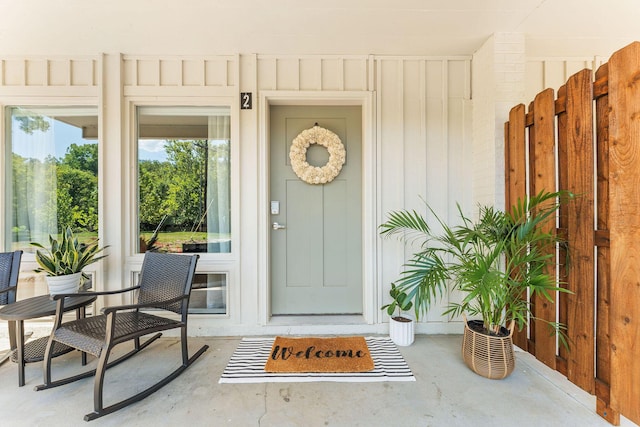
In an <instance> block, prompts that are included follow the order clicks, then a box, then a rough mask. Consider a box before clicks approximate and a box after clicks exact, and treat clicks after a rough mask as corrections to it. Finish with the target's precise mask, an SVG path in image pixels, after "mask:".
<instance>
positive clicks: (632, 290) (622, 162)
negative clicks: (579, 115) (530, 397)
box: [609, 42, 640, 423]
mask: <svg viewBox="0 0 640 427" xmlns="http://www.w3.org/2000/svg"><path fill="white" fill-rule="evenodd" d="M609 105H610V107H611V110H610V111H611V112H610V116H609V141H610V146H609V185H610V189H609V203H610V208H609V212H610V217H609V233H610V242H611V243H610V259H611V290H610V298H611V299H610V318H609V327H610V339H611V341H610V342H611V374H612V375H611V407H612V408H614V409H615V410H617V411H619V412H620V413H621V414H623V415H624V416H626V417H628V418H629V419H631V420H632V421H634V422H635V423H640V404H639V401H640V357H639V356H640V350H639V349H640V347H639V345H640V259H639V258H640V215H639V214H638V213H639V212H640V198H639V197H638V187H639V186H640V43H638V42H635V43H633V44H631V45H629V46H627V47H626V48H624V49H622V50H620V51H618V52H616V53H614V54H613V55H612V56H611V59H610V60H609Z"/></svg>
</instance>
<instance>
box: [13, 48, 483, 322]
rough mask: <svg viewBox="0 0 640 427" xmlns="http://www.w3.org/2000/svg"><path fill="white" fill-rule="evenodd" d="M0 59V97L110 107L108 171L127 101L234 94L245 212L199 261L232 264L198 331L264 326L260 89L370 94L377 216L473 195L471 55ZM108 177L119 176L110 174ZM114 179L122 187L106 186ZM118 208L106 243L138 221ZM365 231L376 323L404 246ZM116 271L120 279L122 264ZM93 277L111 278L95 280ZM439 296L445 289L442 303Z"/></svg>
mask: <svg viewBox="0 0 640 427" xmlns="http://www.w3.org/2000/svg"><path fill="white" fill-rule="evenodd" d="M0 61H1V62H0V65H1V66H0V104H3V105H10V104H7V102H13V103H15V102H17V101H16V97H17V96H21V97H25V99H26V97H27V96H29V95H32V96H34V97H38V99H39V102H42V103H49V104H52V105H53V104H56V103H57V102H58V100H61V99H63V98H66V100H65V103H68V102H69V98H73V97H80V96H86V97H90V98H92V99H94V100H95V102H96V103H97V104H98V105H100V108H101V111H102V112H103V113H105V114H106V113H107V112H111V114H110V115H108V118H106V119H105V118H103V120H106V121H105V122H101V123H103V127H104V129H103V132H106V135H107V137H105V140H104V145H105V146H109V147H105V148H104V150H105V151H104V152H105V153H108V156H106V157H105V159H104V160H103V163H102V166H103V167H104V168H105V169H109V168H110V167H112V166H114V167H115V170H128V169H129V167H128V166H131V165H130V164H129V163H128V162H129V161H130V160H127V156H129V155H130V154H131V153H134V152H135V151H134V150H133V148H132V147H133V146H132V144H134V143H135V141H134V138H133V135H134V134H133V133H132V132H133V131H132V130H131V129H129V126H130V125H132V123H130V122H129V121H130V120H131V117H132V116H131V112H130V111H129V108H130V105H133V104H132V102H137V103H145V102H147V101H151V102H152V103H155V102H161V103H165V104H166V103H169V102H172V101H176V102H178V103H179V104H181V105H184V104H185V103H186V104H188V103H189V100H193V101H194V103H195V104H197V105H203V104H206V103H207V97H221V98H226V99H231V100H233V102H232V115H235V116H236V117H237V118H238V119H237V120H238V121H237V132H238V134H239V136H238V142H239V144H238V145H239V148H238V153H237V157H236V158H237V159H238V166H239V169H240V173H239V174H238V178H239V179H238V180H237V181H240V183H239V184H238V185H239V187H237V188H236V190H238V191H239V193H236V194H239V195H240V196H239V199H240V200H239V203H238V204H237V205H236V207H237V208H239V206H242V212H240V213H239V214H238V217H237V222H236V224H238V227H237V230H240V231H239V233H240V235H241V244H240V245H239V246H240V251H239V252H238V253H236V254H235V255H234V256H233V257H232V258H230V259H229V260H228V261H227V263H226V264H225V263H223V264H219V263H207V262H206V261H205V260H202V262H201V263H200V264H201V266H202V267H206V268H207V271H208V270H215V269H217V268H222V267H225V266H226V267H225V268H227V267H228V268H229V269H230V270H231V271H232V273H231V274H230V276H229V278H230V283H229V286H230V295H229V297H230V299H229V304H230V307H229V309H230V313H229V316H228V318H225V319H219V320H220V323H221V324H222V325H223V327H222V328H218V329H215V328H214V327H213V326H207V325H206V324H205V322H202V324H199V325H198V331H199V332H198V333H199V334H226V333H251V332H256V331H260V330H264V329H259V328H260V326H256V323H259V322H256V321H257V320H258V316H257V315H256V314H255V312H256V310H255V307H256V306H262V305H263V303H264V302H263V301H260V299H259V298H258V296H257V295H256V292H255V283H256V280H257V275H258V273H257V272H258V270H257V267H256V265H257V258H256V254H255V240H256V239H257V237H256V236H257V235H258V234H259V233H260V230H258V227H257V226H256V223H255V215H256V214H257V213H259V212H260V211H261V209H262V207H261V206H259V203H258V192H259V191H260V188H261V187H260V185H259V184H258V183H257V179H256V178H257V177H258V175H257V173H258V172H256V170H258V169H260V168H262V167H263V166H262V165H260V158H259V156H258V154H257V151H258V143H257V142H256V141H257V139H258V135H259V131H258V130H257V129H258V128H259V127H260V119H259V113H258V111H257V110H258V108H259V106H258V105H257V99H258V97H259V95H260V93H261V92H262V91H268V92H300V93H304V94H305V96H306V95H309V100H310V102H313V99H314V98H315V97H317V98H322V97H323V93H325V94H335V93H339V92H344V93H369V94H373V100H374V101H373V104H374V105H373V108H372V111H371V116H372V117H370V118H368V120H369V124H370V125H371V126H372V128H373V129H374V132H373V134H372V135H371V139H372V140H373V148H374V150H375V154H374V156H375V162H373V163H374V164H373V165H372V167H373V168H374V169H375V170H374V171H373V173H372V174H370V175H367V176H373V177H375V181H376V182H375V189H376V193H375V197H374V202H373V204H372V206H375V212H367V215H373V217H374V221H375V223H376V224H379V223H381V222H383V221H384V220H385V218H386V214H387V213H388V212H390V211H392V210H397V209H405V208H407V209H417V210H420V211H421V212H423V213H425V215H426V214H427V210H426V206H425V204H424V202H423V200H424V201H426V202H427V203H429V204H430V205H431V206H432V207H433V208H434V209H435V210H436V212H438V213H439V214H440V215H441V216H442V217H443V218H445V219H448V220H455V219H456V218H457V215H456V210H455V203H456V202H460V203H461V204H463V205H464V206H468V207H469V209H471V205H472V204H473V191H472V186H471V180H472V170H473V168H472V163H473V153H472V151H471V147H472V145H471V131H470V129H471V113H472V109H471V78H470V69H471V57H406V56H398V57H394V56H376V55H356V56H336V55H327V56H290V55H288V56H278V55H260V54H256V55H215V56H154V55H129V54H124V55H120V54H109V55H97V56H95V57H68V58H67V57H65V58H58V57H51V58H41V57H37V58H30V57H24V58H0ZM116 88H117V89H116ZM241 91H250V92H253V93H254V108H253V110H250V111H246V110H242V112H240V110H239V102H238V99H237V98H239V93H240V92H241ZM118 102H119V104H117V103H118ZM113 104H116V105H113ZM105 117H106V116H105ZM106 128H109V129H106ZM107 130H108V131H107ZM107 148H108V149H107ZM127 165H128V166H127ZM109 176H110V178H109V179H110V185H111V187H110V191H109V194H108V195H103V197H107V198H108V199H109V201H111V202H112V204H110V206H111V208H113V207H114V206H118V208H120V209H124V210H126V209H129V208H131V204H132V203H133V199H132V197H131V194H133V193H132V192H133V189H132V188H130V187H131V186H132V185H133V183H131V182H128V181H126V180H127V179H128V178H127V174H121V173H117V174H111V173H110V174H109ZM114 180H122V182H121V183H116V182H111V181H114ZM237 181H236V182H237ZM120 184H122V185H120ZM116 190H117V191H121V192H122V194H114V191H116ZM117 191H116V192H117ZM116 200H120V202H119V203H116ZM2 203H4V202H2ZM113 203H115V204H113ZM238 210H239V209H238ZM122 214H123V215H122V217H123V218H128V219H126V220H125V221H124V223H121V222H120V221H117V222H113V223H109V224H110V227H109V228H110V231H109V235H108V239H107V240H109V242H105V244H111V247H112V248H128V247H130V246H131V244H130V243H129V242H126V241H124V240H123V241H119V239H124V238H123V237H118V236H127V235H130V233H129V231H131V230H132V229H135V228H134V225H135V224H133V223H132V224H128V222H130V221H131V218H133V217H134V215H133V214H131V213H128V212H123V213H122ZM431 221H433V219H431ZM114 228H121V229H120V230H114ZM3 229H4V228H3ZM105 237H107V236H105ZM373 241H374V242H378V243H375V244H374V245H373V246H375V247H374V253H375V260H374V263H375V264H376V266H377V267H376V277H375V278H374V281H375V283H365V284H364V286H365V287H366V286H369V287H372V288H373V289H372V291H371V293H372V294H374V298H373V306H374V307H373V310H372V312H373V320H374V321H373V323H375V324H382V323H383V322H386V321H387V316H386V314H384V313H382V312H381V311H380V310H379V306H380V305H382V304H383V303H385V302H386V301H387V298H388V294H387V291H388V289H389V286H390V283H391V282H392V281H393V280H394V279H395V278H397V277H398V274H399V273H400V271H401V269H402V264H403V263H404V262H405V260H406V259H407V258H408V257H409V256H410V255H411V253H412V249H411V248H404V249H403V246H402V244H401V243H400V242H398V241H396V240H393V239H390V240H378V237H377V236H376V238H375V239H373ZM112 252H113V251H112ZM112 255H113V254H112ZM127 256H128V254H126V253H123V254H117V255H116V256H112V257H111V259H109V261H111V260H113V263H108V264H110V265H109V266H107V267H106V269H107V270H108V271H107V272H106V274H105V276H104V277H105V280H107V281H111V280H113V281H114V284H113V285H114V286H115V284H116V283H121V279H122V278H123V277H122V273H117V272H116V270H118V271H119V270H121V267H120V266H121V265H122V264H121V263H120V261H123V262H125V264H127V265H128V266H127V267H126V268H127V269H131V270H135V265H136V264H137V261H131V260H128V261H127ZM111 264H113V265H111ZM115 264H118V265H119V266H116V265H115ZM240 264H241V265H242V269H240V268H239V265H240ZM240 271H241V274H240ZM124 276H125V277H124V279H126V277H127V274H125V275H124ZM97 287H98V288H107V289H110V288H112V287H113V286H110V285H109V284H103V285H102V286H100V285H99V284H98V286H97ZM447 298H452V297H447ZM453 298H456V297H455V296H454V297H453ZM240 301H242V304H240ZM448 301H449V300H443V301H442V303H441V307H444V306H446V304H447V303H448ZM440 313H441V310H440V309H439V308H438V307H434V310H432V311H431V312H430V313H429V316H428V318H427V323H426V324H423V325H422V327H423V328H427V329H425V331H434V332H439V331H444V329H439V328H440V327H445V326H442V325H444V324H446V323H447V319H445V318H443V317H441V315H440ZM198 323H201V322H198ZM209 323H210V322H209ZM220 323H218V322H217V321H216V322H215V324H216V325H219V324H220ZM438 325H440V326H438ZM373 330H377V329H373Z"/></svg>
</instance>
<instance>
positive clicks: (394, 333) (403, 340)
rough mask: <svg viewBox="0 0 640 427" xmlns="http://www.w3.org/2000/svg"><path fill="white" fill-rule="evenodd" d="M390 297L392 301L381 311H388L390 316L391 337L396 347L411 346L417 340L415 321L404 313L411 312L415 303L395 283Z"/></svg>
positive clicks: (392, 285)
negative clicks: (396, 312)
mask: <svg viewBox="0 0 640 427" xmlns="http://www.w3.org/2000/svg"><path fill="white" fill-rule="evenodd" d="M389 296H390V297H391V299H392V301H391V302H390V303H389V304H386V305H383V306H382V308H381V310H384V309H386V310H387V314H388V315H389V337H390V338H391V341H393V342H394V343H396V345H400V346H408V345H411V344H413V340H414V338H415V326H414V321H413V319H410V318H408V317H406V316H403V315H402V312H403V311H409V310H411V307H413V302H412V301H411V300H410V299H409V298H408V296H407V294H406V292H402V291H401V290H400V289H399V288H398V287H397V286H396V284H395V283H392V284H391V289H390V290H389ZM396 309H398V314H397V315H395V316H394V313H395V311H396Z"/></svg>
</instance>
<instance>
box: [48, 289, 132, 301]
mask: <svg viewBox="0 0 640 427" xmlns="http://www.w3.org/2000/svg"><path fill="white" fill-rule="evenodd" d="M136 289H140V286H132V287H130V288H124V289H117V290H115V291H89V292H75V293H72V294H55V295H51V296H50V298H51V299H52V300H59V299H63V298H65V297H83V296H100V295H116V294H121V293H124V292H130V291H134V290H136Z"/></svg>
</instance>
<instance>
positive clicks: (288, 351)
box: [271, 345, 367, 360]
mask: <svg viewBox="0 0 640 427" xmlns="http://www.w3.org/2000/svg"><path fill="white" fill-rule="evenodd" d="M366 355H367V353H366V352H364V351H362V350H357V351H353V349H346V350H343V349H335V350H316V347H315V346H309V347H307V349H306V350H299V351H296V350H294V349H293V347H280V346H279V345H276V346H275V347H274V348H273V352H272V353H271V359H273V360H278V359H282V360H287V359H289V358H290V357H294V358H296V359H331V358H339V357H346V358H360V357H365V356H366Z"/></svg>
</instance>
